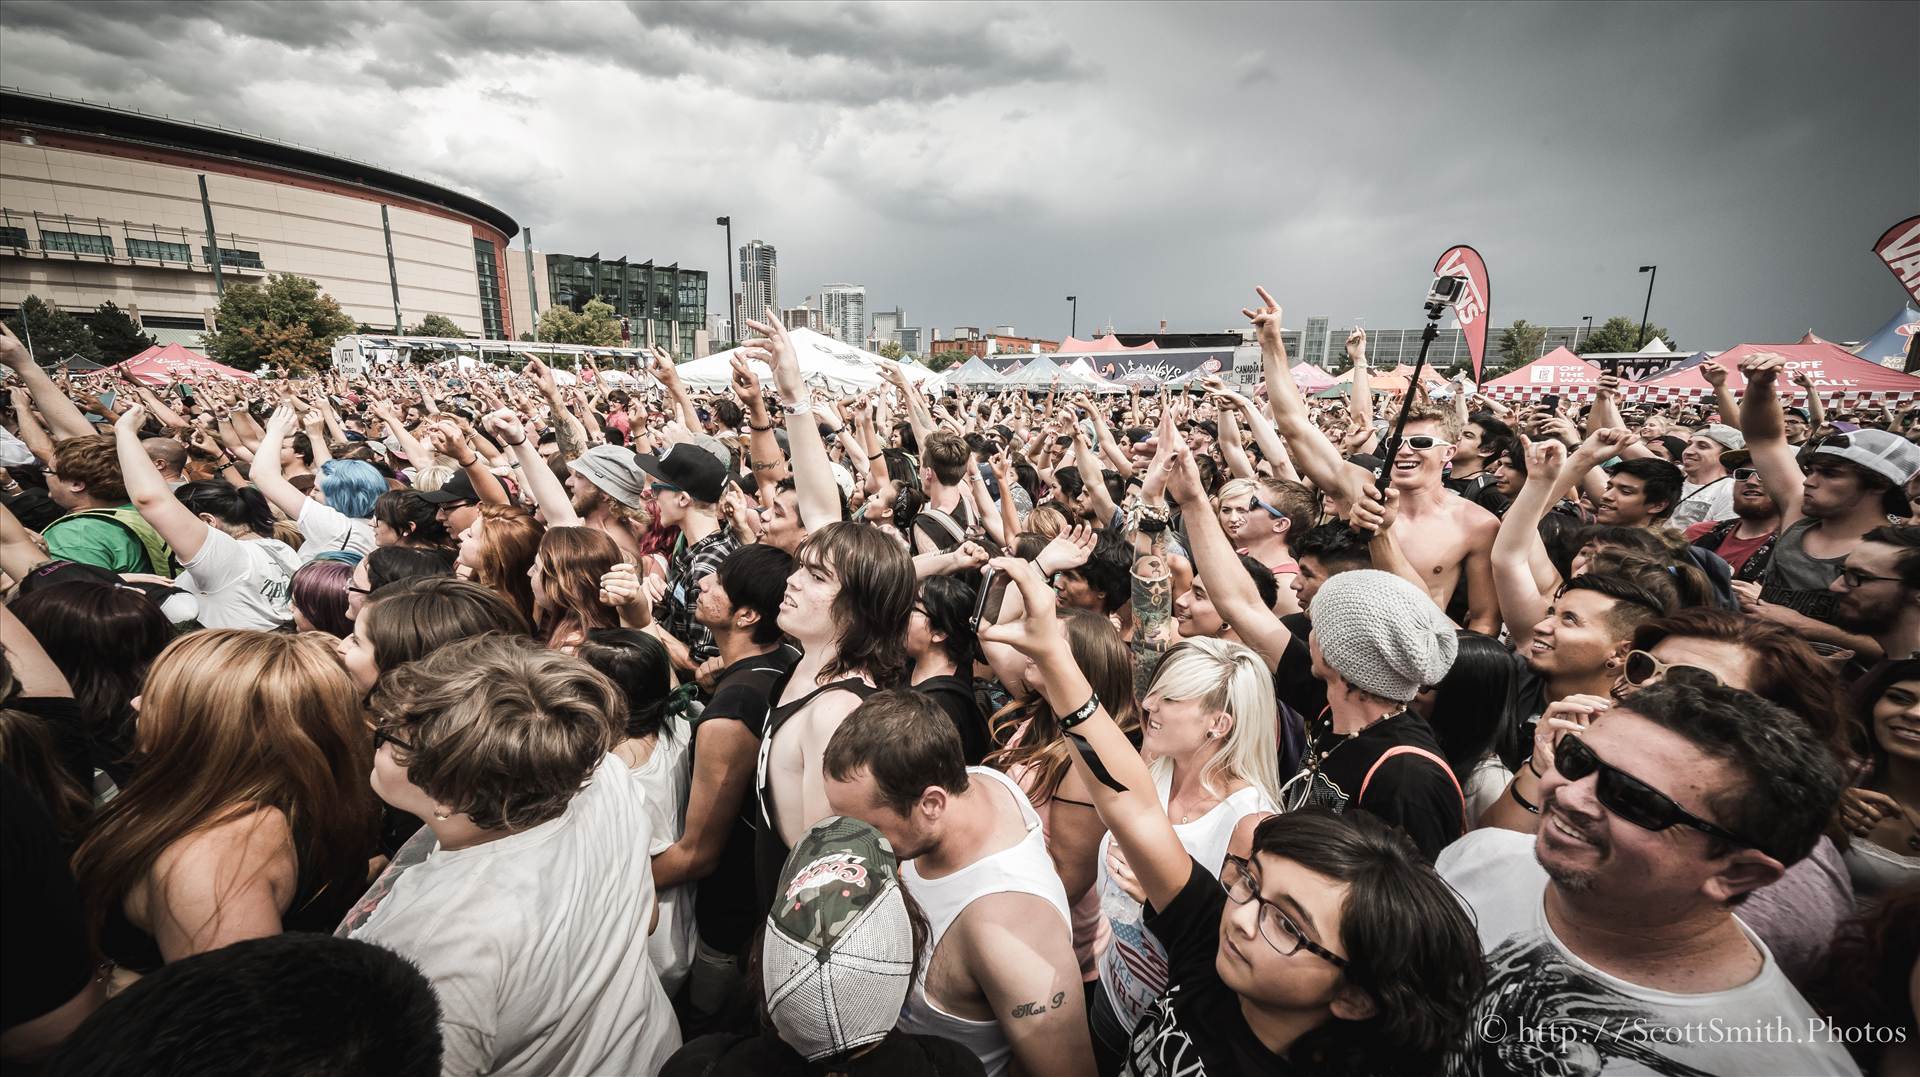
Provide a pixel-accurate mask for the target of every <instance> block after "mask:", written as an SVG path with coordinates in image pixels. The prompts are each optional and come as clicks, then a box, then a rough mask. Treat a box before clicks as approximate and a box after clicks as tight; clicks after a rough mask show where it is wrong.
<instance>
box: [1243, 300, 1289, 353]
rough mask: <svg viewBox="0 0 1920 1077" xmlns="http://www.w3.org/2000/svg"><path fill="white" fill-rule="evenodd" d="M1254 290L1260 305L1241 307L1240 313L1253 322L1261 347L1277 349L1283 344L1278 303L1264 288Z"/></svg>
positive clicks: (1271, 349) (1270, 349)
mask: <svg viewBox="0 0 1920 1077" xmlns="http://www.w3.org/2000/svg"><path fill="white" fill-rule="evenodd" d="M1254 291H1255V292H1257V293H1259V295H1260V303H1261V305H1260V306H1259V307H1241V308H1240V313H1242V314H1244V315H1246V316H1247V320H1248V321H1250V322H1252V323H1253V328H1254V331H1255V335H1256V336H1257V337H1258V338H1259V341H1260V347H1261V348H1262V349H1265V350H1268V351H1273V350H1278V349H1280V348H1281V347H1282V346H1283V345H1282V344H1281V341H1280V304H1279V303H1276V302H1274V299H1273V296H1271V295H1269V294H1267V290H1266V289H1265V288H1255V289H1254Z"/></svg>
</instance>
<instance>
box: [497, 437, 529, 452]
mask: <svg viewBox="0 0 1920 1077" xmlns="http://www.w3.org/2000/svg"><path fill="white" fill-rule="evenodd" d="M500 440H501V441H507V439H506V438H501V439H500ZM526 443H527V439H526V437H525V436H522V437H521V438H520V440H519V441H507V444H508V445H511V446H513V447H514V448H516V449H517V448H519V447H520V446H522V445H525V444H526Z"/></svg>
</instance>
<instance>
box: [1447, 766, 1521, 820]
mask: <svg viewBox="0 0 1920 1077" xmlns="http://www.w3.org/2000/svg"><path fill="white" fill-rule="evenodd" d="M1512 780H1513V772H1512V771H1510V770H1508V769H1507V767H1506V764H1504V763H1502V762H1500V757H1499V756H1497V755H1495V754H1493V753H1492V752H1488V753H1487V754H1486V755H1483V756H1481V757H1480V761H1479V762H1478V763H1475V764H1474V765H1473V770H1471V771H1469V772H1468V774H1467V785H1466V788H1464V789H1462V790H1461V791H1460V795H1461V796H1463V797H1465V798H1466V800H1467V823H1468V824H1469V825H1471V824H1472V823H1474V822H1476V821H1477V820H1478V819H1479V818H1480V816H1481V815H1482V814H1484V813H1485V812H1486V810H1487V809H1488V808H1491V807H1493V805H1494V802H1495V801H1497V800H1499V799H1500V794H1502V793H1505V792H1506V791H1507V783H1508V782H1511V781H1512Z"/></svg>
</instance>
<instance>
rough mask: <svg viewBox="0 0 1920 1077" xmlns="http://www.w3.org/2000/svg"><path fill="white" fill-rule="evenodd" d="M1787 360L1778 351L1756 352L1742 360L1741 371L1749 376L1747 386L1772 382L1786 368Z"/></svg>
mask: <svg viewBox="0 0 1920 1077" xmlns="http://www.w3.org/2000/svg"><path fill="white" fill-rule="evenodd" d="M1786 366H1787V360H1786V359H1785V357H1783V356H1781V355H1779V354H1778V353H1776V352H1755V353H1753V354H1752V355H1749V356H1747V357H1746V358H1745V359H1742V360H1741V361H1740V372H1741V373H1742V374H1745V375H1746V376H1747V388H1749V389H1752V388H1756V387H1758V386H1760V385H1766V384H1770V383H1771V382H1772V381H1773V380H1774V379H1775V378H1777V377H1779V376H1780V372H1781V371H1782V370H1785V369H1786Z"/></svg>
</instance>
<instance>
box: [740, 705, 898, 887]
mask: <svg viewBox="0 0 1920 1077" xmlns="http://www.w3.org/2000/svg"><path fill="white" fill-rule="evenodd" d="M792 679H793V672H792V671H791V670H789V671H788V672H787V675H786V676H784V677H782V678H780V681H779V683H778V684H775V685H774V686H773V691H772V693H770V695H769V696H768V698H770V699H779V698H780V696H781V694H782V693H783V692H785V691H786V690H787V683H788V682H789V681H791V680H792ZM835 691H838V692H852V693H853V694H854V695H856V696H859V697H860V698H861V699H866V698H867V697H868V696H871V695H873V694H874V693H875V692H878V691H880V689H878V688H876V687H874V686H873V685H871V684H868V683H867V682H865V681H863V680H861V679H860V678H858V677H843V678H841V679H840V680H837V681H829V682H827V683H826V684H823V685H821V686H820V687H818V688H815V689H814V690H813V691H811V692H808V693H807V694H806V695H804V696H801V697H800V698H799V699H796V700H794V701H793V702H791V703H781V704H778V705H776V706H774V707H773V708H772V709H771V710H769V711H768V712H767V729H766V734H765V735H764V736H762V737H761V738H760V760H759V765H758V767H757V768H756V769H755V773H754V790H753V795H754V798H755V799H756V800H757V801H759V805H760V819H759V824H760V825H759V827H758V829H756V830H755V832H754V842H753V866H754V871H753V876H754V889H755V891H756V898H757V902H756V906H755V907H756V908H761V909H770V908H772V907H773V891H774V889H775V888H776V887H777V886H779V880H780V869H781V868H782V867H785V866H786V863H787V854H788V853H790V852H792V851H793V849H792V847H790V846H789V845H787V843H786V842H784V841H782V840H781V839H780V829H779V828H778V827H776V826H774V825H773V808H772V803H773V793H772V780H771V778H770V777H769V767H768V764H767V760H768V759H769V758H770V757H771V755H772V752H773V738H774V735H775V734H776V733H778V732H780V727H782V726H784V725H786V724H787V719H789V718H792V717H793V716H794V715H796V714H799V713H800V712H801V711H802V710H804V709H805V708H806V706H807V704H809V703H812V702H813V701H814V700H816V699H818V698H819V697H820V696H822V695H824V694H825V693H827V692H835Z"/></svg>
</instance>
